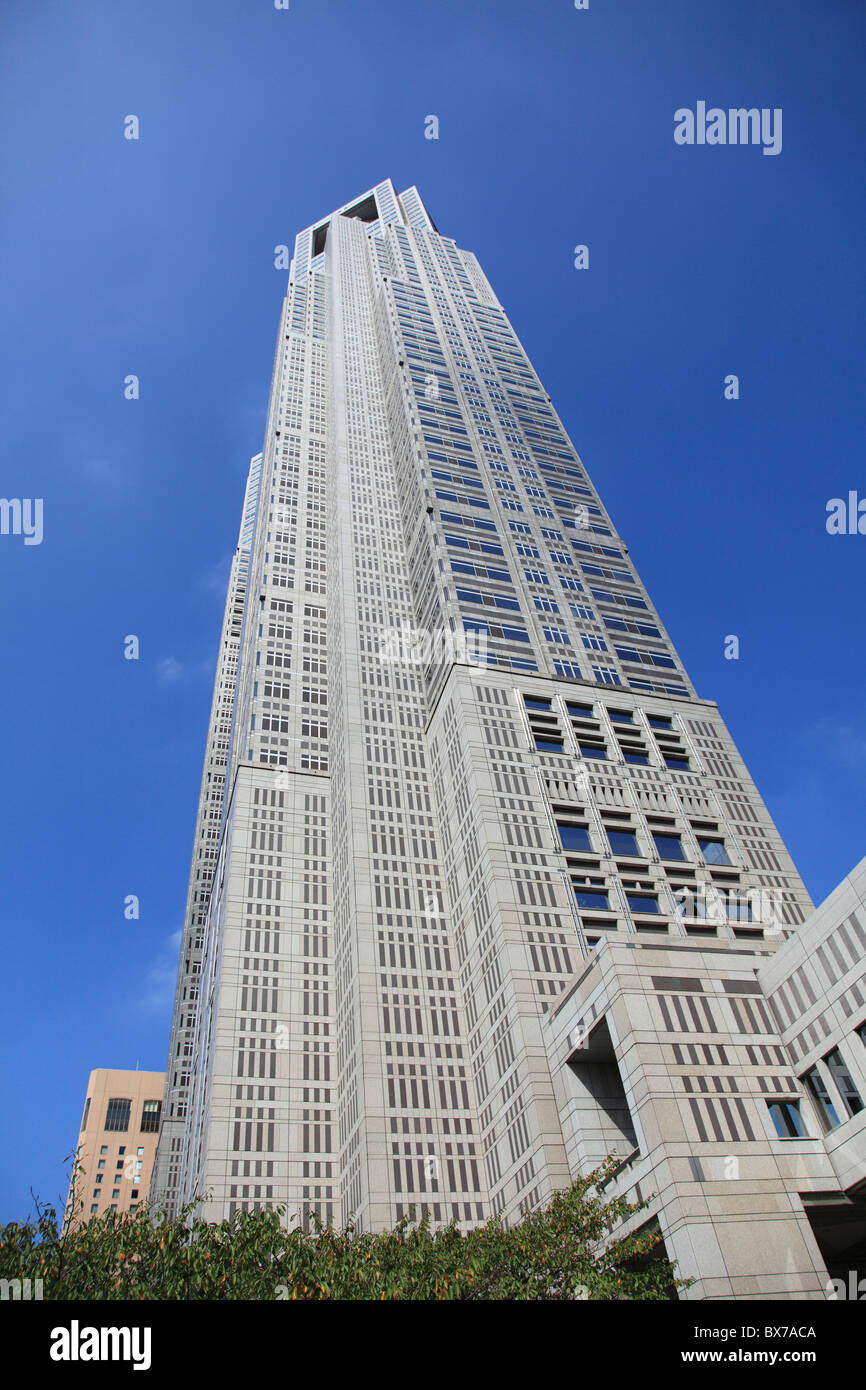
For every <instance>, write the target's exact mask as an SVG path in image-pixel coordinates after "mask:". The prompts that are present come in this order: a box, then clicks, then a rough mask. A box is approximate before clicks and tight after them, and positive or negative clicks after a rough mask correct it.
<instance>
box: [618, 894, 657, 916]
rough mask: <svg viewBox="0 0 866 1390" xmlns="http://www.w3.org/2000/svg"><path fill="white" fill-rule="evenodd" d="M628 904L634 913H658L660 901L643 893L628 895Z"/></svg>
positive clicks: (626, 896) (626, 897)
mask: <svg viewBox="0 0 866 1390" xmlns="http://www.w3.org/2000/svg"><path fill="white" fill-rule="evenodd" d="M625 899H626V902H627V903H628V905H629V907H630V909H631V911H632V912H658V910H659V900H658V898H654V897H652V896H651V895H649V894H647V895H646V896H644V894H643V893H626V895H625Z"/></svg>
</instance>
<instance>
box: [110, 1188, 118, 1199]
mask: <svg viewBox="0 0 866 1390" xmlns="http://www.w3.org/2000/svg"><path fill="white" fill-rule="evenodd" d="M111 1195H112V1197H119V1196H120V1188H119V1187H115V1189H114V1191H113V1192H112V1194H111Z"/></svg>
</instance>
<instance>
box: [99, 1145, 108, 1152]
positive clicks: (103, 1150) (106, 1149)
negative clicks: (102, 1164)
mask: <svg viewBox="0 0 866 1390" xmlns="http://www.w3.org/2000/svg"><path fill="white" fill-rule="evenodd" d="M99 1152H100V1153H101V1154H107V1153H108V1145H107V1144H103V1146H102V1148H101V1149H100V1150H99Z"/></svg>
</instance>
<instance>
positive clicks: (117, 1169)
mask: <svg viewBox="0 0 866 1390" xmlns="http://www.w3.org/2000/svg"><path fill="white" fill-rule="evenodd" d="M164 1089H165V1072H162V1071H111V1070H108V1069H104V1070H103V1069H97V1070H96V1071H92V1072H91V1073H90V1080H89V1081H88V1083H87V1096H86V1099H85V1101H84V1113H83V1114H82V1117H81V1131H80V1133H79V1136H78V1144H77V1145H76V1157H75V1162H74V1166H73V1175H72V1182H71V1183H70V1188H69V1197H68V1199H67V1203H66V1223H67V1224H68V1225H77V1224H80V1223H81V1222H84V1221H89V1220H90V1218H91V1217H93V1216H104V1215H105V1214H106V1212H118V1213H121V1212H135V1211H137V1210H138V1207H139V1205H140V1204H141V1203H143V1202H145V1201H147V1197H148V1192H149V1189H150V1180H151V1175H152V1172H153V1162H154V1158H155V1156H156V1146H157V1140H158V1138H159V1125H160V1117H161V1113H162V1096H163V1091H164Z"/></svg>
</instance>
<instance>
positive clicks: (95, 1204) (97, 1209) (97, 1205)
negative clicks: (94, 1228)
mask: <svg viewBox="0 0 866 1390" xmlns="http://www.w3.org/2000/svg"><path fill="white" fill-rule="evenodd" d="M98 1211H99V1203H98V1202H94V1203H93V1206H92V1207H91V1208H90V1215H91V1216H93V1215H94V1214H95V1213H96V1212H98Z"/></svg>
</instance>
